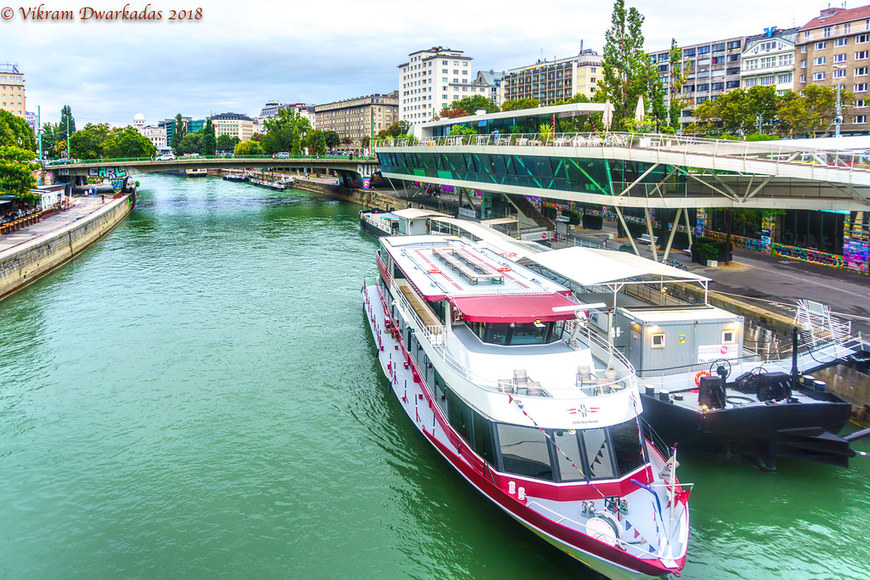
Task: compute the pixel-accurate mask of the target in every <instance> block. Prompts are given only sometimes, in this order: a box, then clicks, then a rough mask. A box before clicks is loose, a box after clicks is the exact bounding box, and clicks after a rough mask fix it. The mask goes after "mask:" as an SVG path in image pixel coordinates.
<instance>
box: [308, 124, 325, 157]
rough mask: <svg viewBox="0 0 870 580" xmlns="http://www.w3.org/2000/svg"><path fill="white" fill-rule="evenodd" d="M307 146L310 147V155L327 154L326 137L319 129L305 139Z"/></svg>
mask: <svg viewBox="0 0 870 580" xmlns="http://www.w3.org/2000/svg"><path fill="white" fill-rule="evenodd" d="M305 146H306V147H308V154H309V155H323V154H324V153H326V135H324V134H323V131H321V130H319V129H315V130H313V131H309V132H308V135H306V137H305Z"/></svg>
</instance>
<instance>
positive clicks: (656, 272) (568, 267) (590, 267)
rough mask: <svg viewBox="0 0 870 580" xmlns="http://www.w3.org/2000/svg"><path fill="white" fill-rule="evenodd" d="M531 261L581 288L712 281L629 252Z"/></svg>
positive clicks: (579, 251) (584, 251)
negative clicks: (639, 280) (622, 283)
mask: <svg viewBox="0 0 870 580" xmlns="http://www.w3.org/2000/svg"><path fill="white" fill-rule="evenodd" d="M529 259H530V260H532V261H533V262H536V263H538V264H540V265H541V266H543V267H545V268H547V269H549V270H552V271H553V272H555V273H556V274H558V275H560V276H562V277H563V278H567V279H569V280H572V281H574V282H576V283H577V284H580V285H581V286H594V285H596V284H605V283H607V282H618V281H620V280H628V279H630V278H637V277H652V278H651V279H650V278H647V281H652V280H655V281H658V280H693V281H696V282H702V281H707V280H709V278H705V277H704V276H699V275H698V274H693V273H691V272H686V271H684V270H680V269H678V268H674V267H673V266H668V265H666V264H662V263H660V262H656V261H654V260H650V259H648V258H642V257H640V256H636V255H634V254H629V253H627V252H615V251H613V250H600V249H597V248H581V247H578V246H573V247H570V248H564V249H561V250H552V251H550V252H543V253H540V254H535V255H533V256H529Z"/></svg>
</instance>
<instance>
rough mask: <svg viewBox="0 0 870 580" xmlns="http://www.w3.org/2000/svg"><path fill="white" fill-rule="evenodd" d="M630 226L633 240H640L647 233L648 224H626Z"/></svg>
mask: <svg viewBox="0 0 870 580" xmlns="http://www.w3.org/2000/svg"><path fill="white" fill-rule="evenodd" d="M626 225H627V226H628V233H629V234H631V237H632V238H639V237H641V236H642V235H643V234H645V233H647V231H646V224H639V223H637V222H626Z"/></svg>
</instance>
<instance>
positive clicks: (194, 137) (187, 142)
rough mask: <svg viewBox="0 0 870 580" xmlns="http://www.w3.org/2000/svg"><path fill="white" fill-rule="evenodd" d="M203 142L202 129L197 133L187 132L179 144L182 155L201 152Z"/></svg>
mask: <svg viewBox="0 0 870 580" xmlns="http://www.w3.org/2000/svg"><path fill="white" fill-rule="evenodd" d="M201 143H202V131H197V132H196V133H185V134H184V137H182V138H181V143H179V144H178V151H179V153H180V154H181V155H190V154H192V153H199V150H200V148H201V145H200V144H201Z"/></svg>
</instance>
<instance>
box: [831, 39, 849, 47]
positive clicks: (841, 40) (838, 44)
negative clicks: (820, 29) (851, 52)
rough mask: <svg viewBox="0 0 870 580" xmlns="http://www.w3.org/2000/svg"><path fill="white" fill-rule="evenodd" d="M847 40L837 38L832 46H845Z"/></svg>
mask: <svg viewBox="0 0 870 580" xmlns="http://www.w3.org/2000/svg"><path fill="white" fill-rule="evenodd" d="M848 40H849V39H848V38H838V39H837V40H835V41H834V46H846V44H848V42H847V41H848Z"/></svg>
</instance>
